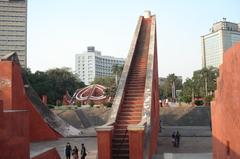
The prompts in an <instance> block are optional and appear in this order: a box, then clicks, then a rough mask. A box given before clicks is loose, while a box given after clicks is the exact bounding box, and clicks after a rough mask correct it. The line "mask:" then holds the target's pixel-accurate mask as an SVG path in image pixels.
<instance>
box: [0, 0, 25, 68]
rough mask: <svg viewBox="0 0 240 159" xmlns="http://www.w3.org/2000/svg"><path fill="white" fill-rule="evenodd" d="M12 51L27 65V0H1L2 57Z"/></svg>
mask: <svg viewBox="0 0 240 159" xmlns="http://www.w3.org/2000/svg"><path fill="white" fill-rule="evenodd" d="M11 52H16V53H17V55H18V58H19V61H20V64H21V66H22V67H26V66H27V0H0V58H1V57H2V56H4V55H6V54H9V53H11Z"/></svg>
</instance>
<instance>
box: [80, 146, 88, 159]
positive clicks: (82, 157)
mask: <svg viewBox="0 0 240 159" xmlns="http://www.w3.org/2000/svg"><path fill="white" fill-rule="evenodd" d="M86 156H87V153H86V148H85V146H84V144H82V149H81V159H85V157H86Z"/></svg>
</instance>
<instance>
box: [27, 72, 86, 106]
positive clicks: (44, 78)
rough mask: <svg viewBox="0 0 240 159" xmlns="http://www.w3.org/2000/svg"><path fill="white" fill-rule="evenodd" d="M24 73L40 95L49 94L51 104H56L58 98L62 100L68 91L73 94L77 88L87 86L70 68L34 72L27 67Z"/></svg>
mask: <svg viewBox="0 0 240 159" xmlns="http://www.w3.org/2000/svg"><path fill="white" fill-rule="evenodd" d="M23 73H24V75H25V77H26V78H27V80H28V81H29V83H30V84H31V86H32V87H33V89H34V90H35V91H36V92H37V93H38V95H39V96H40V97H41V96H42V95H47V96H48V102H49V103H50V104H56V101H57V100H58V101H62V97H63V95H64V94H65V92H66V91H68V92H69V93H70V94H73V93H74V91H75V90H76V89H79V88H82V87H84V86H85V84H84V83H83V82H81V81H80V79H79V78H78V77H77V76H76V75H75V74H73V73H72V72H71V70H70V69H69V68H56V69H50V70H48V71H46V72H42V71H36V72H35V73H32V72H31V70H30V69H25V70H24V71H23Z"/></svg>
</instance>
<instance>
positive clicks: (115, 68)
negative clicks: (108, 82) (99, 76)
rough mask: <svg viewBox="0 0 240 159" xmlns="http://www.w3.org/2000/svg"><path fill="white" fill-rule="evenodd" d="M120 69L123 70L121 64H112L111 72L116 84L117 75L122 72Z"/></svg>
mask: <svg viewBox="0 0 240 159" xmlns="http://www.w3.org/2000/svg"><path fill="white" fill-rule="evenodd" d="M122 70H123V65H118V64H115V65H113V66H112V72H113V74H115V82H116V86H117V84H118V77H119V75H120V74H121V73H122Z"/></svg>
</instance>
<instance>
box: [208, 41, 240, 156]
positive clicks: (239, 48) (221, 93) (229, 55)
mask: <svg viewBox="0 0 240 159" xmlns="http://www.w3.org/2000/svg"><path fill="white" fill-rule="evenodd" d="M239 95H240V43H237V44H236V45H234V46H233V47H232V48H230V49H229V50H227V52H226V53H224V59H223V64H222V65H221V66H220V76H219V78H218V81H217V91H216V92H215V101H213V102H212V108H211V112H212V136H213V140H212V143H213V158H214V159H239V158H240V132H239V130H240V115H239V114H240V98H239Z"/></svg>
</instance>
